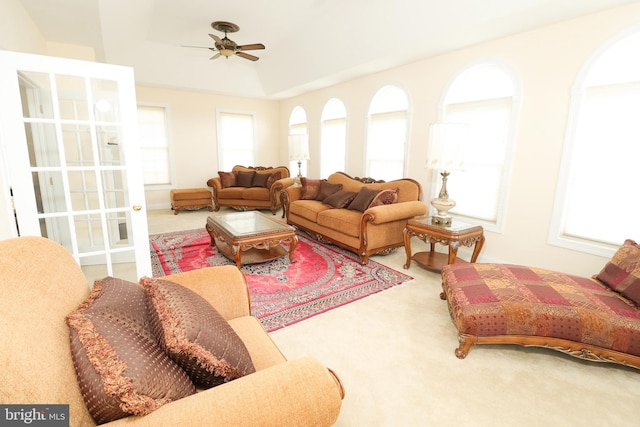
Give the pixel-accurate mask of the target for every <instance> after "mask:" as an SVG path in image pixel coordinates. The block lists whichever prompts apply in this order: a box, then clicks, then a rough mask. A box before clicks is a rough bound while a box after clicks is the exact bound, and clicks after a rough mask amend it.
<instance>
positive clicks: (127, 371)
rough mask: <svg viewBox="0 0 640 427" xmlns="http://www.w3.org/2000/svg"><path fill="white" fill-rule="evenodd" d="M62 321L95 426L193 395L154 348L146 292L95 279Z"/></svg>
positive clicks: (185, 378) (191, 388)
mask: <svg viewBox="0 0 640 427" xmlns="http://www.w3.org/2000/svg"><path fill="white" fill-rule="evenodd" d="M65 320H66V322H67V324H68V325H69V329H70V339H71V355H72V359H73V365H74V367H75V370H76V376H77V378H78V383H79V385H80V390H81V392H82V397H83V398H84V401H85V404H86V405H87V409H88V410H89V413H90V414H91V416H92V417H93V419H94V421H95V422H96V423H97V424H102V423H106V422H109V421H113V420H117V419H119V418H123V417H126V416H129V415H146V414H148V413H150V412H152V411H154V410H155V409H157V408H159V407H160V406H162V405H164V404H165V403H169V402H171V401H174V400H178V399H181V398H183V397H186V396H189V395H191V394H193V393H195V391H196V390H195V386H194V385H193V383H192V382H191V380H190V379H189V377H188V376H187V374H186V373H185V372H184V371H183V370H182V369H181V368H180V367H179V366H178V365H177V364H176V363H175V362H173V361H172V360H171V359H170V358H169V357H168V356H167V355H166V354H165V353H164V352H163V351H162V349H161V348H160V347H159V346H158V345H157V344H156V341H155V337H154V335H153V332H152V330H151V324H150V323H149V320H148V316H147V298H146V293H145V291H144V289H142V288H141V287H140V286H138V285H137V284H136V283H131V282H127V281H125V280H120V279H114V278H112V277H106V278H105V279H103V280H97V281H96V282H95V284H94V286H93V290H92V292H91V294H90V295H89V297H88V298H87V300H86V301H85V302H83V303H82V304H81V305H80V306H79V307H78V309H77V310H75V311H74V312H72V313H71V314H69V315H68V316H67V317H66V319H65ZM45 368H46V367H45Z"/></svg>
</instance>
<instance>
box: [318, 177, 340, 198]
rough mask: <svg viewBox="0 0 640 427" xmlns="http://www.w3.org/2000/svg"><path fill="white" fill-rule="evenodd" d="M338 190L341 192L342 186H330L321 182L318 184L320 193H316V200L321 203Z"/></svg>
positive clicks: (325, 182) (328, 183)
mask: <svg viewBox="0 0 640 427" xmlns="http://www.w3.org/2000/svg"><path fill="white" fill-rule="evenodd" d="M340 190H342V184H331V183H330V182H327V181H322V182H321V183H320V192H319V193H318V196H317V197H316V200H320V201H323V200H324V199H326V198H327V197H329V196H330V195H332V194H333V193H335V192H336V191H340Z"/></svg>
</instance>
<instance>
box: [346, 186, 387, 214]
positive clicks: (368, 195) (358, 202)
mask: <svg viewBox="0 0 640 427" xmlns="http://www.w3.org/2000/svg"><path fill="white" fill-rule="evenodd" d="M379 192H380V190H376V189H373V188H367V187H362V188H361V189H360V191H358V194H356V197H355V198H354V199H353V201H352V202H351V203H349V206H347V209H352V210H356V211H360V212H364V211H366V210H367V209H368V208H369V205H370V204H371V201H372V200H373V199H374V197H376V196H377V195H378V193H379Z"/></svg>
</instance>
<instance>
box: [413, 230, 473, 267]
mask: <svg viewBox="0 0 640 427" xmlns="http://www.w3.org/2000/svg"><path fill="white" fill-rule="evenodd" d="M414 236H415V237H417V238H418V239H420V240H422V241H423V242H425V243H429V244H430V246H431V247H430V249H431V250H430V251H428V252H418V253H416V254H414V255H413V256H411V237H414ZM436 243H440V244H441V245H448V246H449V253H448V254H444V253H440V252H436V251H435V244H436ZM483 245H484V230H483V228H482V226H480V225H471V224H466V223H464V222H461V221H458V220H456V219H454V220H453V221H452V223H451V225H447V226H444V225H436V224H433V223H432V222H431V217H421V218H414V219H410V220H409V221H408V222H407V226H406V227H405V229H404V249H405V251H406V252H407V261H406V262H405V264H404V268H405V269H406V268H409V266H410V265H411V260H414V261H415V262H417V263H418V265H420V266H421V267H424V268H426V269H427V270H431V271H435V272H440V271H442V266H444V265H445V264H453V263H454V262H466V261H464V260H462V259H460V258H458V248H459V247H460V246H468V247H471V246H474V248H473V253H472V254H471V260H470V261H471V262H476V260H477V259H478V255H479V254H480V250H482V246H483Z"/></svg>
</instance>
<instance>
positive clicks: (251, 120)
mask: <svg viewBox="0 0 640 427" xmlns="http://www.w3.org/2000/svg"><path fill="white" fill-rule="evenodd" d="M255 150H256V142H255V114H253V113H243V112H236V111H218V167H219V168H220V170H224V171H229V170H231V169H232V168H233V167H234V166H236V165H242V166H254V163H255Z"/></svg>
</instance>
